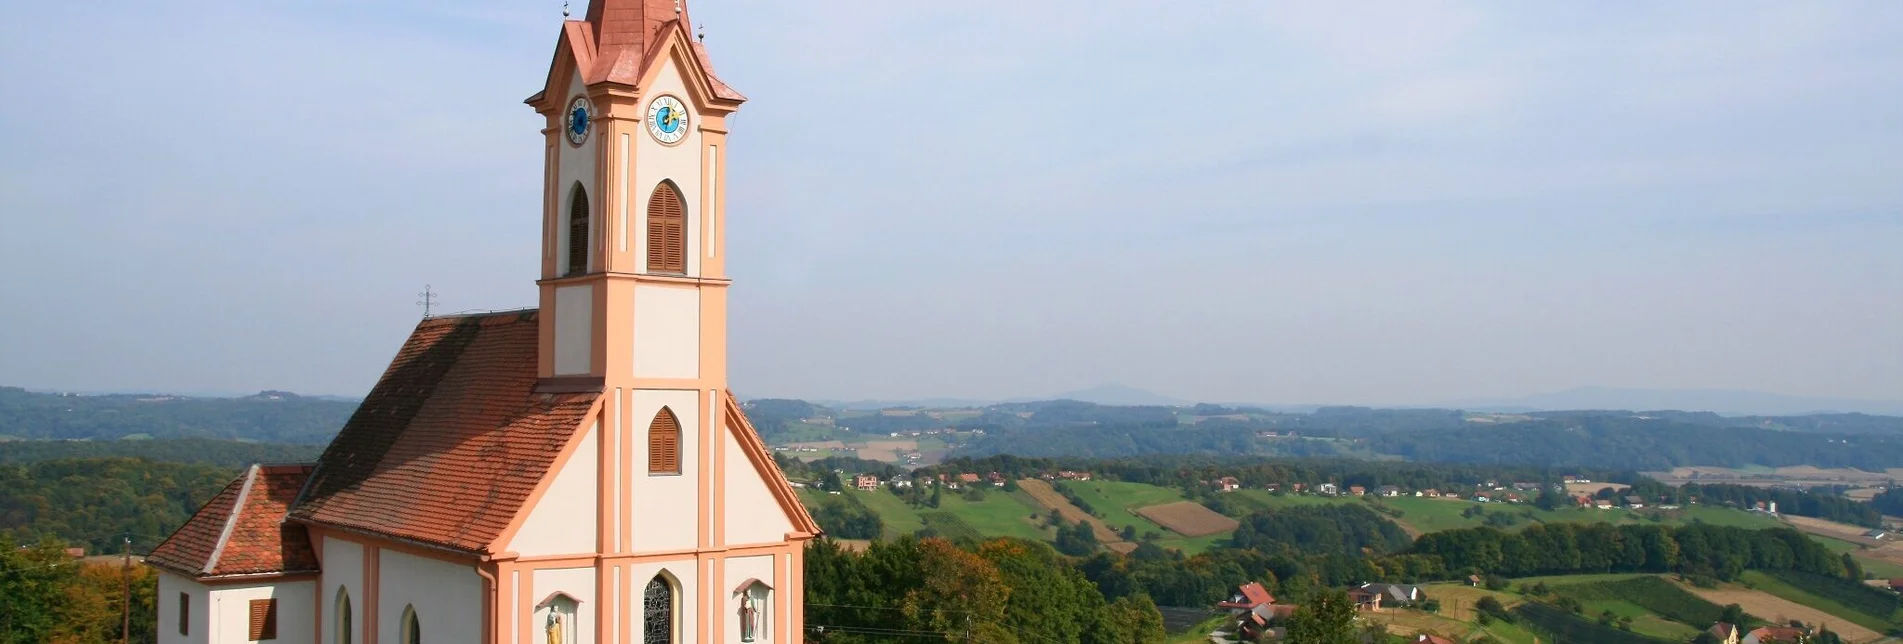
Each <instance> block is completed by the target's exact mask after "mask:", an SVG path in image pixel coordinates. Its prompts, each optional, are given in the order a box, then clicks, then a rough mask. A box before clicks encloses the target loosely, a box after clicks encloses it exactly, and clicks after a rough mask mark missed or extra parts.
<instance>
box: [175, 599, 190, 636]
mask: <svg viewBox="0 0 1903 644" xmlns="http://www.w3.org/2000/svg"><path fill="white" fill-rule="evenodd" d="M178 634H180V635H191V634H192V596H191V595H187V594H185V593H179V594H178Z"/></svg>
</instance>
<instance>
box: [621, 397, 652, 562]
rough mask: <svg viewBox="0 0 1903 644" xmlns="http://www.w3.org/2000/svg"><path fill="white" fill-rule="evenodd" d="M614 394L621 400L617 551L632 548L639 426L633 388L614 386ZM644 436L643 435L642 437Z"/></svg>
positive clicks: (625, 550)
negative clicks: (619, 537)
mask: <svg viewBox="0 0 1903 644" xmlns="http://www.w3.org/2000/svg"><path fill="white" fill-rule="evenodd" d="M615 396H616V397H617V398H619V399H620V400H621V428H622V429H621V464H620V465H619V466H618V467H617V469H616V471H617V472H620V473H621V494H620V498H618V499H615V513H616V514H618V515H620V519H619V520H620V521H621V547H620V548H619V549H618V550H617V552H631V551H633V550H634V475H635V473H636V470H635V469H634V445H635V437H634V432H635V431H636V428H637V427H641V426H642V425H640V424H639V423H638V422H637V421H636V419H635V418H634V389H632V388H629V389H625V390H624V389H622V388H620V387H616V388H615ZM643 438H645V437H643Z"/></svg>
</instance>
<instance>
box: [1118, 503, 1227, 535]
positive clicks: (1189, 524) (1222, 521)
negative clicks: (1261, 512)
mask: <svg viewBox="0 0 1903 644" xmlns="http://www.w3.org/2000/svg"><path fill="white" fill-rule="evenodd" d="M1136 513H1137V514H1138V515H1139V516H1142V517H1143V518H1145V519H1149V520H1151V521H1155V522H1156V523H1157V525H1160V526H1163V527H1165V528H1169V529H1170V531H1172V532H1175V533H1177V534H1180V535H1183V536H1185V537H1201V536H1207V535H1212V534H1217V533H1221V532H1228V531H1230V530H1234V529H1236V526H1238V525H1241V523H1240V522H1238V521H1236V520H1235V519H1231V518H1229V517H1226V516H1223V515H1220V514H1217V513H1216V512H1215V511H1214V510H1211V509H1209V508H1205V507H1203V506H1202V505H1199V504H1197V503H1196V502H1194V501H1177V502H1175V503H1165V504H1163V505H1152V506H1150V507H1147V508H1139V509H1138V510H1137V511H1136Z"/></svg>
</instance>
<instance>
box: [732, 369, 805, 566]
mask: <svg viewBox="0 0 1903 644" xmlns="http://www.w3.org/2000/svg"><path fill="white" fill-rule="evenodd" d="M722 398H723V401H722V402H723V412H724V413H723V414H722V416H723V419H724V422H722V423H721V426H722V429H724V430H725V431H722V432H721V434H722V440H724V441H726V459H725V460H726V462H725V463H722V465H723V466H725V469H726V474H725V478H724V480H723V481H722V484H723V485H725V486H726V491H727V495H726V500H727V502H726V506H725V508H724V510H725V512H724V514H723V516H722V517H721V519H722V520H723V521H724V522H725V523H724V525H725V526H727V543H729V544H746V543H777V542H780V541H783V540H785V539H786V538H787V536H788V535H789V534H793V535H796V536H797V535H805V536H809V537H810V536H814V535H817V534H819V526H818V524H816V523H814V522H813V517H812V515H810V514H808V513H807V512H806V506H804V505H802V504H801V503H800V501H799V496H798V495H797V494H795V493H794V492H793V486H792V485H790V484H788V483H787V482H786V475H785V474H784V473H782V472H781V471H780V466H779V465H777V464H775V463H774V462H773V456H772V453H771V452H768V451H767V449H766V444H765V443H763V442H761V441H760V435H759V434H758V433H756V432H755V431H754V430H753V423H752V422H750V421H748V420H747V415H746V412H744V411H742V410H741V409H740V401H739V399H737V398H734V396H733V392H731V391H729V392H724V394H723V396H722Z"/></svg>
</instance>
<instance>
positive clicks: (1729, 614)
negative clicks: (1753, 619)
mask: <svg viewBox="0 0 1903 644" xmlns="http://www.w3.org/2000/svg"><path fill="white" fill-rule="evenodd" d="M1718 621H1721V622H1724V623H1726V624H1730V625H1733V626H1743V625H1744V607H1743V606H1739V605H1737V604H1725V611H1724V613H1722V614H1720V616H1719V617H1718Z"/></svg>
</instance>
